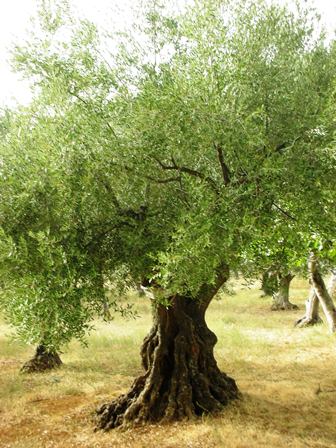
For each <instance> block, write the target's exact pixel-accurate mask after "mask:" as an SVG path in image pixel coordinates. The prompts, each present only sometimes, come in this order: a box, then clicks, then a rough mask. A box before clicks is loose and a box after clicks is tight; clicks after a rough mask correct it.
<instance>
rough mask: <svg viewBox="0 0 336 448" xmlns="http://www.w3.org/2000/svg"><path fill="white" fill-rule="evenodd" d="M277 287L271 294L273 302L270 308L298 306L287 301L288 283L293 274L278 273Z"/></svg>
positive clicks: (293, 307) (289, 308)
mask: <svg viewBox="0 0 336 448" xmlns="http://www.w3.org/2000/svg"><path fill="white" fill-rule="evenodd" d="M278 277H279V289H278V291H277V292H275V293H274V294H273V304H272V307H271V309H272V310H273V311H278V310H297V309H298V308H299V307H298V306H297V305H294V304H293V303H291V302H290V301H289V285H290V283H291V281H292V280H293V278H294V275H291V274H287V275H281V274H279V275H278Z"/></svg>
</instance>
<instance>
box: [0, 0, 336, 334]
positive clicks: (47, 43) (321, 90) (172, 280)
mask: <svg viewBox="0 0 336 448" xmlns="http://www.w3.org/2000/svg"><path fill="white" fill-rule="evenodd" d="M59 11H60V10H59V9H57V10H56V12H57V13H56V15H55V14H54V15H50V14H49V13H48V10H46V11H45V12H44V15H43V16H42V21H41V26H42V28H43V29H44V31H45V37H44V38H41V37H38V36H39V35H38V34H37V35H35V36H34V37H33V38H32V39H31V40H30V41H29V42H28V43H27V45H24V46H22V47H20V48H16V50H15V63H16V67H17V69H18V70H19V71H21V72H22V73H23V74H24V75H25V76H27V77H28V78H30V79H31V80H32V81H33V84H34V91H35V97H34V101H33V102H32V104H31V105H30V106H29V107H28V108H26V109H23V110H21V111H19V112H18V113H17V114H16V115H15V116H14V117H13V120H12V121H13V122H12V125H11V127H10V131H9V135H7V136H6V138H5V139H4V140H3V142H2V144H1V155H0V158H1V160H2V166H1V176H0V177H1V178H0V194H1V198H2V201H1V205H0V224H1V226H2V228H3V232H4V233H3V237H2V244H4V245H5V246H6V245H9V246H12V247H13V249H14V254H18V255H16V260H15V263H14V262H13V263H12V262H11V261H8V257H6V256H5V257H4V256H3V255H2V258H4V259H3V266H8V265H10V266H11V268H10V269H9V268H8V267H5V269H4V272H5V273H4V274H3V275H4V277H6V278H7V280H5V281H6V282H7V285H8V286H7V288H8V289H12V291H15V288H16V290H18V289H20V288H21V287H22V285H27V286H28V285H30V288H31V290H32V292H30V293H29V297H32V296H34V300H36V303H37V301H38V300H40V299H41V297H42V296H43V297H44V299H43V300H46V301H45V302H44V305H43V309H44V313H46V311H47V310H48V309H50V315H56V314H55V313H56V312H57V313H59V315H60V316H61V314H62V311H60V310H66V309H67V306H66V305H65V302H67V301H69V309H70V310H73V316H72V317H71V318H69V317H68V315H67V314H66V313H65V314H64V318H65V319H66V321H67V324H66V325H68V320H70V321H71V322H74V325H73V326H72V327H71V328H72V329H71V330H69V331H68V332H65V333H66V334H67V335H69V336H65V339H66V340H68V338H69V337H70V333H71V332H73V334H74V335H76V336H78V335H80V334H82V333H81V331H82V329H83V330H85V328H86V327H85V326H86V325H87V324H86V322H88V319H89V317H90V316H91V315H92V313H91V308H96V307H97V306H98V308H99V304H101V303H102V302H103V299H102V296H103V293H102V290H103V284H104V282H105V283H108V282H110V283H118V281H120V280H122V279H124V278H126V279H128V280H130V281H140V280H141V281H146V282H147V283H148V282H150V281H152V283H153V284H155V285H156V286H158V287H161V288H163V289H164V290H165V294H163V295H162V297H161V298H159V300H161V301H163V302H164V303H166V301H167V295H168V296H169V295H171V294H176V293H180V294H185V295H188V296H192V297H197V294H198V293H199V291H200V290H201V289H202V287H203V286H204V285H210V284H213V283H214V282H215V280H216V276H217V274H218V269H220V268H221V266H223V265H224V264H227V265H229V266H230V268H231V270H234V271H238V270H241V269H243V270H246V271H247V272H249V271H250V269H251V266H252V265H257V268H258V270H259V271H260V269H263V268H267V267H269V257H268V256H265V254H266V255H267V254H270V255H272V256H274V254H276V253H278V252H279V244H281V247H282V248H281V251H282V252H283V254H286V259H287V260H289V263H290V264H293V265H295V264H297V265H300V263H301V260H302V258H303V255H302V254H303V252H305V250H306V247H307V244H306V243H305V242H307V241H309V239H310V238H311V235H313V234H315V235H320V237H321V238H322V239H328V238H330V236H331V234H332V232H333V231H334V230H333V229H334V227H335V216H336V215H335V191H336V189H335V182H336V176H335V160H336V159H335V149H334V148H335V138H334V135H335V119H334V117H335V107H334V101H332V100H331V98H334V91H335V90H334V89H335V62H336V59H335V51H334V47H333V45H331V46H330V47H328V46H326V44H325V43H324V41H323V36H319V35H317V34H316V32H315V30H314V26H315V24H316V18H315V17H314V14H313V13H312V12H311V11H309V10H300V11H299V10H298V11H296V12H295V13H293V12H290V11H288V10H287V9H286V8H284V7H280V6H275V5H271V6H269V5H267V3H266V2H264V1H261V0H260V1H249V2H235V1H230V0H226V1H219V0H208V1H205V2H204V1H195V2H194V4H192V5H191V6H190V7H188V8H187V9H186V11H185V12H184V13H183V14H181V15H177V14H175V15H174V14H173V13H171V12H169V8H166V7H164V6H162V5H160V3H159V2H154V3H150V4H149V6H148V7H147V8H145V9H144V17H143V22H142V25H143V26H142V28H141V32H140V31H139V28H138V33H139V34H138V37H137V38H134V36H133V37H132V36H131V35H130V36H129V38H127V37H125V36H123V37H120V35H118V34H116V35H113V36H111V35H110V36H109V37H106V36H103V37H102V36H100V33H99V31H98V30H97V29H96V28H95V27H94V26H93V25H92V24H91V23H88V22H87V21H82V22H76V21H75V20H74V19H71V18H70V17H71V14H69V12H66V13H65V14H63V15H62V16H61V15H60V13H59ZM64 36H66V37H64ZM109 49H110V50H109ZM307 92H309V94H307ZM6 247H7V246H6ZM261 252H262V254H261ZM6 253H8V251H7V252H6ZM304 257H306V253H304ZM9 258H10V257H9ZM18 259H20V260H22V265H21V274H20V275H21V276H22V282H21V283H20V282H19V280H18V277H17V280H15V275H14V274H13V272H14V271H15V269H16V267H15V266H19V264H17V263H18ZM48 281H50V282H51V283H50V285H49V286H48ZM31 285H33V286H31ZM24 289H29V288H24ZM14 295H15V294H14V293H13V294H12V297H14ZM17 297H18V299H17V302H15V301H14V299H12V300H13V302H12V303H13V304H15V303H19V302H20V300H21V301H22V302H20V303H25V302H24V300H23V299H19V297H24V295H23V294H21V295H18V296H17ZM65 297H67V298H66V299H65ZM55 298H57V299H55ZM29 300H30V299H29ZM29 300H28V302H29ZM30 303H31V302H30ZM34 306H35V305H34ZM15 308H16V306H15ZM28 308H29V307H28ZM35 309H36V311H34V313H38V310H39V305H38V306H37V305H36V308H35ZM88 310H89V311H88ZM34 313H33V314H34ZM53 313H54V314H53ZM33 314H32V315H33ZM12 315H13V316H19V315H20V316H21V317H17V318H16V317H15V319H16V320H15V319H14V320H15V322H16V325H19V324H20V320H22V319H23V318H22V316H23V313H22V314H18V312H17V311H15V312H14V311H13V312H12ZM42 321H43V319H42V320H41V322H42ZM54 321H55V319H54ZM31 322H32V320H31ZM29 325H31V324H29ZM29 325H27V327H25V328H27V329H28V327H29ZM70 326H71V325H70V324H69V328H70ZM25 331H26V330H25ZM28 332H29V331H28Z"/></svg>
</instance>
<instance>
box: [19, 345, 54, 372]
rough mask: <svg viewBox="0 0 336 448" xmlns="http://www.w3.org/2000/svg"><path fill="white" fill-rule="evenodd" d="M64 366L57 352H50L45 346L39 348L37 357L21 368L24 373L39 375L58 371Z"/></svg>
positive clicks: (36, 353)
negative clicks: (52, 370) (53, 370)
mask: <svg viewBox="0 0 336 448" xmlns="http://www.w3.org/2000/svg"><path fill="white" fill-rule="evenodd" d="M61 365H62V361H61V358H60V357H59V355H58V353H57V352H56V351H50V350H48V349H47V348H46V347H45V346H44V345H43V344H40V345H38V346H37V349H36V352H35V355H34V356H33V358H32V359H30V360H29V361H27V362H26V363H25V364H24V365H23V366H22V368H21V372H22V373H37V372H44V371H46V370H51V369H56V368H58V367H60V366H61Z"/></svg>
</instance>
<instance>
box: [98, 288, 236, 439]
mask: <svg viewBox="0 0 336 448" xmlns="http://www.w3.org/2000/svg"><path fill="white" fill-rule="evenodd" d="M217 283H219V282H217ZM222 283H223V281H222V282H220V285H218V284H217V285H216V286H214V287H204V288H203V291H201V294H200V297H199V298H198V300H197V299H190V298H188V297H182V296H179V295H176V296H174V297H172V298H171V305H170V306H169V307H168V308H167V307H165V306H163V305H158V306H157V308H156V314H155V319H154V325H153V327H152V329H151V331H150V333H149V334H148V336H147V337H146V338H145V340H144V342H143V345H142V348H141V358H142V365H143V367H144V370H145V373H144V374H143V375H141V376H139V377H138V378H137V379H136V380H135V381H134V383H133V385H132V386H131V389H130V390H129V391H128V392H127V393H126V394H125V395H122V396H120V397H119V398H117V399H116V400H114V401H112V402H111V403H107V404H104V405H102V406H101V407H100V408H99V409H98V410H97V414H98V416H97V420H98V428H99V429H104V430H109V429H112V428H115V427H117V426H122V427H127V426H130V425H134V424H142V423H145V422H159V421H160V422H168V421H173V420H180V419H184V418H192V417H194V416H198V415H202V414H204V413H215V412H218V411H220V410H221V409H222V408H223V406H225V405H226V404H227V403H228V402H229V401H230V400H232V399H235V398H238V395H239V392H238V388H237V386H236V383H235V381H234V380H233V379H232V378H230V377H229V376H227V375H226V374H225V373H223V372H221V371H220V370H219V368H218V366H217V363H216V360H215V358H214V354H213V348H214V345H215V344H216V342H217V338H216V336H215V334H214V333H213V332H212V331H211V330H210V329H209V328H208V327H207V324H206V322H205V312H206V310H207V308H208V305H209V304H210V301H211V299H212V297H213V296H214V295H215V293H216V292H217V290H218V289H219V287H220V286H221V284H222Z"/></svg>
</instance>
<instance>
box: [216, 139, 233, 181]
mask: <svg viewBox="0 0 336 448" xmlns="http://www.w3.org/2000/svg"><path fill="white" fill-rule="evenodd" d="M214 146H215V148H216V151H217V156H218V160H219V163H220V166H221V169H222V175H223V180H224V185H229V183H230V178H231V173H230V170H229V167H228V166H227V164H226V163H225V161H224V155H223V148H222V147H221V145H214Z"/></svg>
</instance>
